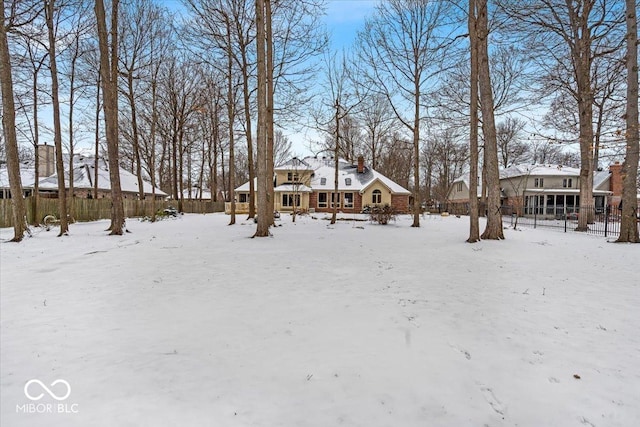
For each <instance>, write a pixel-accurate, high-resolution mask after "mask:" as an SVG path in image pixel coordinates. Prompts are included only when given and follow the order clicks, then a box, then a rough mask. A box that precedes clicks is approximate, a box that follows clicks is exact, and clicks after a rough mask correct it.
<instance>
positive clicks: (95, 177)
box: [93, 71, 102, 200]
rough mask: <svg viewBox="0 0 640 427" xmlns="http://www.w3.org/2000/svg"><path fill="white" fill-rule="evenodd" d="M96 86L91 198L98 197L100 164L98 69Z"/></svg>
mask: <svg viewBox="0 0 640 427" xmlns="http://www.w3.org/2000/svg"><path fill="white" fill-rule="evenodd" d="M97 83H98V84H97V87H96V117H95V119H96V121H95V126H96V131H95V135H94V136H95V143H96V154H95V158H94V159H93V198H94V199H96V200H97V199H98V177H99V175H98V166H100V86H101V84H102V79H101V77H100V72H99V71H98V82H97Z"/></svg>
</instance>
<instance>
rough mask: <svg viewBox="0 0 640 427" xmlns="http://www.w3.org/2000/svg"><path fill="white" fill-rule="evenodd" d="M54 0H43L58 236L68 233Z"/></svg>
mask: <svg viewBox="0 0 640 427" xmlns="http://www.w3.org/2000/svg"><path fill="white" fill-rule="evenodd" d="M54 11H55V5H54V0H48V1H46V2H45V15H46V21H47V32H48V35H49V68H50V70H51V99H52V101H53V129H54V133H53V142H54V144H55V147H56V174H57V175H58V211H59V218H60V233H59V234H58V236H64V235H68V234H69V221H68V219H67V189H66V186H65V183H64V163H63V160H62V122H61V121H60V99H59V95H58V67H57V60H56V38H55V34H54V28H53V19H54V17H53V14H54Z"/></svg>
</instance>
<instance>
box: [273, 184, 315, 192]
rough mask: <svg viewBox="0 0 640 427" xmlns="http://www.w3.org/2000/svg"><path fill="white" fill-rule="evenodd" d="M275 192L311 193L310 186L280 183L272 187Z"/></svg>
mask: <svg viewBox="0 0 640 427" xmlns="http://www.w3.org/2000/svg"><path fill="white" fill-rule="evenodd" d="M273 191H275V192H280V193H311V191H313V190H311V188H309V187H307V186H306V185H303V184H297V185H296V184H282V185H278V186H277V187H276V188H274V189H273Z"/></svg>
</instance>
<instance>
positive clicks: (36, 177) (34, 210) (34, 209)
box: [3, 67, 40, 226]
mask: <svg viewBox="0 0 640 427" xmlns="http://www.w3.org/2000/svg"><path fill="white" fill-rule="evenodd" d="M38 72H39V67H38V70H35V71H34V73H33V146H34V148H35V154H36V156H35V159H34V174H33V194H32V195H31V214H32V216H33V217H32V219H31V223H32V224H33V225H35V226H38V225H40V218H38V199H39V197H40V194H39V193H40V183H39V182H38V181H40V153H39V150H38V146H39V145H40V125H39V123H38ZM3 78H4V77H3Z"/></svg>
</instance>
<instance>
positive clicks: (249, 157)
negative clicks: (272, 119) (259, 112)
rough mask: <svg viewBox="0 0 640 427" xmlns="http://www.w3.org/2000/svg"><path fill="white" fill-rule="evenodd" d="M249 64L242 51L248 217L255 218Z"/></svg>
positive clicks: (254, 174)
mask: <svg viewBox="0 0 640 427" xmlns="http://www.w3.org/2000/svg"><path fill="white" fill-rule="evenodd" d="M248 69H249V64H248V61H247V53H246V51H244V50H243V52H242V92H243V97H244V120H245V127H246V129H245V135H246V138H247V162H248V163H249V216H248V217H247V218H253V217H255V216H256V204H255V191H256V189H255V183H254V178H255V176H256V171H255V167H254V159H253V139H252V131H251V100H250V97H249V89H250V88H249V70H248Z"/></svg>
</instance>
